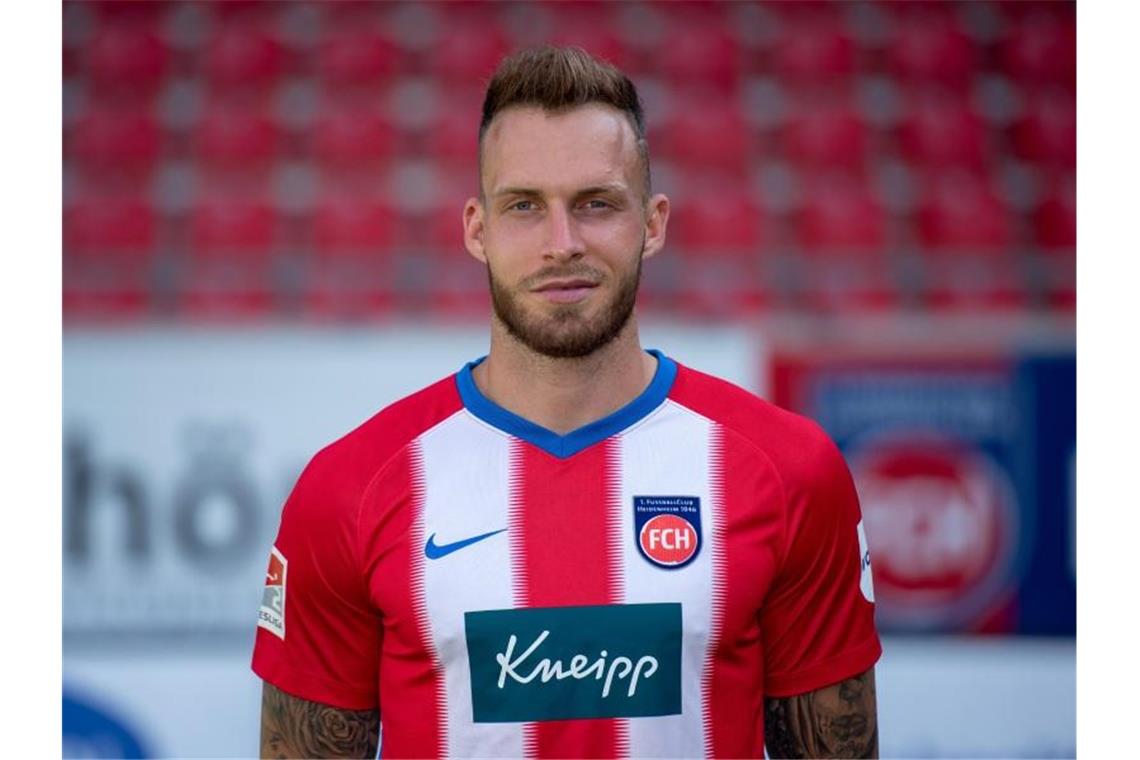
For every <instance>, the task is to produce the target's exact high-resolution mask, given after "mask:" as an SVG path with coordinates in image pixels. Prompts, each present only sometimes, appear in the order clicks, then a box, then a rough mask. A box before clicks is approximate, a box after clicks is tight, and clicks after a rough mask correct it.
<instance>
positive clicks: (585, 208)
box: [464, 105, 668, 358]
mask: <svg viewBox="0 0 1140 760" xmlns="http://www.w3.org/2000/svg"><path fill="white" fill-rule="evenodd" d="M641 178H642V168H641V164H640V162H639V158H638V152H637V143H636V137H635V135H634V132H633V129H632V127H631V126H630V124H629V123H628V121H626V119H625V117H624V116H623V115H622V114H621V113H620V112H618V111H617V110H616V109H612V108H609V107H606V106H601V105H596V106H595V105H590V106H584V107H581V108H576V109H573V110H571V111H567V112H563V113H557V114H552V113H548V112H545V111H543V110H541V109H538V108H521V107H519V108H511V109H507V110H506V111H504V112H502V113H500V114H499V115H497V116H496V117H495V120H494V121H493V122H492V123H491V126H490V128H489V129H488V131H487V134H486V135H485V137H484V142H483V176H482V183H483V199H482V201H480V202H477V201H475V200H474V199H472V200H470V201H468V204H467V207H466V208H465V210H464V222H465V227H466V242H467V246H468V249H469V250H470V251H471V253H472V254H473V255H474V256H475V257H476V258H478V259H479V260H481V261H484V262H485V263H486V264H487V268H488V273H489V277H490V282H491V300H492V305H493V307H494V310H495V315H496V316H497V317H498V319H499V320H500V321H501V322H502V323H503V325H504V326H505V327H506V328H507V330H508V331H509V332H510V333H511V335H513V336H514V337H515V338H516V339H518V340H519V341H520V342H522V343H523V344H524V345H526V346H527V347H528V348H530V349H531V350H533V351H535V352H537V353H540V354H543V355H546V356H551V357H557V358H570V357H581V356H587V355H589V354H591V353H593V352H594V351H596V350H598V349H599V348H601V347H602V346H605V345H606V344H607V343H609V342H610V341H611V340H613V338H614V337H615V336H616V335H618V333H620V331H621V329H622V328H623V327H624V326H625V325H626V323H627V322H628V321H629V317H630V315H631V314H632V312H633V306H634V302H635V300H636V297H637V286H638V280H639V276H640V273H641V259H642V257H643V256H646V255H652V254H653V253H654V252H656V250H657V249H658V248H660V245H661V243H662V242H663V240H664V234H663V232H664V217H665V216H667V214H668V201H667V200H664V196H658V197H656V198H654V199H651V201H650V203H649V204H648V206H647V204H646V200H645V196H644V188H643V186H642V179H641ZM660 206H663V208H660Z"/></svg>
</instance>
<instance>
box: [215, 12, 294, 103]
mask: <svg viewBox="0 0 1140 760" xmlns="http://www.w3.org/2000/svg"><path fill="white" fill-rule="evenodd" d="M222 5H224V3H222ZM284 68H285V49H284V47H283V46H282V45H281V43H280V42H278V40H277V39H276V38H274V37H273V36H272V35H270V34H268V33H267V32H265V31H263V30H262V29H260V28H258V27H257V26H255V25H231V26H224V27H222V28H221V29H219V30H218V31H217V32H216V33H215V34H214V36H213V37H211V38H210V40H209V42H208V43H207V45H206V48H205V51H204V55H203V61H202V71H203V73H204V74H205V77H206V80H207V81H208V82H209V84H210V86H211V87H212V88H213V89H214V90H215V91H216V92H218V93H229V94H239V93H241V94H247V93H254V94H266V93H267V92H268V91H269V90H270V88H271V87H273V86H274V85H276V84H277V80H278V78H279V77H280V76H281V74H282V72H283V70H284Z"/></svg>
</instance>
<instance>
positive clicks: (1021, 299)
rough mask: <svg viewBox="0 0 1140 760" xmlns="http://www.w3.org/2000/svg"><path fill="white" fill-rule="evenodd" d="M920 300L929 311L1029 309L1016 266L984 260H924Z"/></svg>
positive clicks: (1028, 295) (1027, 291) (1025, 286)
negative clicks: (923, 281)
mask: <svg viewBox="0 0 1140 760" xmlns="http://www.w3.org/2000/svg"><path fill="white" fill-rule="evenodd" d="M925 268H926V274H925V280H926V286H925V288H924V289H923V290H924V292H923V300H924V302H925V304H926V305H927V306H928V307H929V308H932V309H935V310H941V311H961V312H964V313H977V312H989V311H1000V312H1008V311H1020V310H1024V309H1026V308H1028V306H1029V304H1030V302H1031V300H1032V298H1031V290H1030V288H1029V286H1028V283H1027V282H1026V279H1025V277H1024V276H1023V274H1022V272H1021V271H1020V270H1019V269H1018V267H1017V264H1016V262H1014V261H1010V260H1001V259H994V258H991V257H986V256H960V257H957V258H941V259H927V260H926V261H925Z"/></svg>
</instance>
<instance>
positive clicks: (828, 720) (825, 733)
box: [764, 669, 879, 758]
mask: <svg viewBox="0 0 1140 760" xmlns="http://www.w3.org/2000/svg"><path fill="white" fill-rule="evenodd" d="M764 740H765V744H766V746H767V748H768V754H769V756H771V757H773V758H784V757H788V758H808V757H811V758H817V757H838V758H866V757H870V758H877V757H878V756H879V721H878V710H877V706H876V700H875V671H874V669H871V670H868V671H867V672H866V673H863V674H862V675H859V676H855V677H854V678H848V679H847V680H846V681H841V682H840V683H837V684H834V685H833V686H828V687H826V688H823V689H818V690H816V691H813V692H809V693H807V694H799V695H796V696H794V697H780V698H775V699H768V700H766V701H765V704H764Z"/></svg>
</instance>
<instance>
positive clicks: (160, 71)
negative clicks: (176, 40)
mask: <svg viewBox="0 0 1140 760" xmlns="http://www.w3.org/2000/svg"><path fill="white" fill-rule="evenodd" d="M169 59H170V51H169V49H168V48H167V46H166V43H165V42H163V40H162V38H161V37H159V36H158V35H157V34H156V33H155V32H153V31H151V30H149V29H146V28H136V27H132V26H125V25H124V26H120V25H113V26H111V27H110V28H107V29H104V30H102V31H100V32H99V34H97V35H96V36H95V38H94V39H93V40H92V41H91V42H90V43H89V45H88V47H87V71H88V81H89V82H90V84H91V87H92V92H93V94H94V95H96V96H97V97H98V98H100V99H103V98H107V97H113V98H116V99H133V100H146V99H149V98H151V97H152V96H153V95H154V94H155V92H156V91H157V90H158V88H159V87H160V86H161V85H162V83H163V81H164V80H163V78H164V76H165V75H166V71H167V67H168V64H169Z"/></svg>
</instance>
